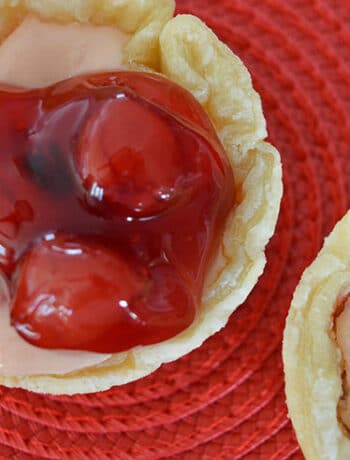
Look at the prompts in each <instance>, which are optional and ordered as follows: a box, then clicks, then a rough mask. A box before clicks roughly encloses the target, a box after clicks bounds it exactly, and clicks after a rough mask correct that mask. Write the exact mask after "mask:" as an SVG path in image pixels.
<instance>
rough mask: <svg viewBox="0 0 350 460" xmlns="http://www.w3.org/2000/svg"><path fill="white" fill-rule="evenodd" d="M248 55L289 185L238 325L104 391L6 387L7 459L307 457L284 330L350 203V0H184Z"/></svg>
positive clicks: (3, 438) (1, 447)
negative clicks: (296, 423) (286, 369)
mask: <svg viewBox="0 0 350 460" xmlns="http://www.w3.org/2000/svg"><path fill="white" fill-rule="evenodd" d="M178 11H179V12H189V13H194V14H196V15H197V16H200V17H201V18H202V19H203V20H204V21H205V22H206V23H207V24H208V25H209V26H210V27H212V28H213V29H214V30H215V31H216V33H217V34H218V35H219V37H220V38H221V39H222V40H223V41H224V42H226V43H227V44H228V45H229V46H230V47H231V48H232V49H233V50H234V51H235V52H237V54H239V55H240V56H241V58H242V59H243V61H244V62H245V63H246V64H247V66H248V67H249V69H250V71H251V73H252V75H253V79H254V84H255V87H256V88H257V90H258V91H259V92H260V94H261V95H262V98H263V103H264V109H265V114H266V118H267V120H268V127H269V132H270V139H271V142H272V143H273V144H275V145H276V146H277V147H278V149H279V150H280V152H281V155H282V159H283V163H284V180H285V195H284V199H283V204H282V211H281V216H280V220H279V224H278V227H277V231H276V235H275V237H274V238H273V240H272V242H271V244H270V246H269V249H268V265H267V268H266V270H265V273H264V275H263V277H262V278H261V279H260V281H259V283H258V285H257V287H256V288H255V290H254V292H253V293H252V294H251V295H250V297H249V299H248V301H247V302H246V304H245V305H244V306H242V307H241V308H240V309H239V310H238V312H236V313H235V314H234V315H233V317H232V318H231V320H230V322H229V324H228V326H227V327H226V328H225V329H224V330H223V331H222V332H221V333H219V334H217V335H215V336H214V337H212V338H211V339H210V340H208V341H207V342H206V343H205V344H204V345H203V346H202V347H201V348H200V349H198V350H196V351H195V352H193V353H191V354H190V355H189V356H186V357H185V358H183V359H181V360H179V361H177V362H175V363H172V364H169V365H166V366H163V367H162V369H160V370H159V371H157V372H155V373H154V374H153V375H151V376H149V377H147V378H145V379H143V380H141V381H139V382H136V383H133V384H130V385H126V386H123V387H119V388H114V389H112V390H111V391H108V392H106V393H102V394H96V395H87V396H76V397H45V396H39V395H35V394H31V393H29V392H25V391H21V390H9V389H5V388H1V389H0V392H1V394H0V410H1V423H0V425H1V427H0V458H4V459H21V460H27V459H28V460H29V459H79V460H80V459H123V460H135V459H136V460H137V459H140V460H147V459H161V458H162V459H164V458H166V459H183V460H187V459H188V460H195V459H210V460H211V459H216V460H218V459H230V460H231V459H243V458H244V459H246V460H248V459H249V460H253V459H264V460H265V459H268V460H285V459H293V460H297V459H302V458H303V456H302V454H301V453H300V451H299V449H298V445H297V443H296V441H295V437H294V435H293V431H292V428H291V425H290V423H289V421H288V418H287V410H286V406H285V403H284V401H285V396H284V391H283V371H282V361H281V339H282V332H283V327H284V320H285V316H286V313H287V310H288V306H289V304H290V301H291V297H292V293H293V291H294V289H295V286H296V284H297V282H298V280H299V277H300V275H301V273H302V271H303V269H304V268H305V267H306V266H307V265H308V264H309V263H310V262H311V260H312V259H313V258H314V257H315V255H316V253H317V251H318V250H319V248H320V246H321V244H322V241H323V237H324V236H325V235H326V234H327V233H328V232H329V231H330V230H331V228H332V227H333V225H334V224H335V222H336V221H337V220H338V219H339V218H340V217H341V216H342V215H343V214H344V212H345V211H346V209H347V207H349V203H350V180H348V181H347V180H346V179H347V177H350V161H349V160H350V153H349V152H350V147H349V143H350V126H349V125H350V92H349V87H350V27H349V24H350V3H349V2H348V0H313V1H311V0H283V1H281V0H226V1H225V0H222V1H215V2H214V0H178Z"/></svg>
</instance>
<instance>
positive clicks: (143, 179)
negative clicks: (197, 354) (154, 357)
mask: <svg viewBox="0 0 350 460" xmlns="http://www.w3.org/2000/svg"><path fill="white" fill-rule="evenodd" d="M0 138H1V148H0V159H1V166H2V167H1V170H0V269H2V270H3V271H4V272H5V273H6V274H7V276H8V277H9V278H10V279H11V280H12V293H13V299H12V309H11V320H12V324H13V326H14V327H15V328H16V329H17V331H18V332H19V333H20V334H21V335H22V336H23V337H24V338H25V339H26V340H27V341H29V342H31V343H32V344H34V345H38V346H40V347H45V348H62V349H78V350H90V351H98V352H118V351H122V350H126V349H129V348H131V347H133V346H136V345H146V344H151V343H156V342H160V341H163V340H165V339H168V338H170V337H173V336H175V335H176V334H178V333H179V332H181V331H182V330H184V329H185V328H186V327H188V326H189V325H190V324H191V322H192V321H193V319H194V317H195V315H196V311H197V308H198V306H199V303H200V299H201V295H202V290H203V283H204V279H205V275H206V273H207V271H208V268H209V266H210V263H211V262H212V260H213V257H214V255H215V253H216V251H217V249H218V246H219V243H220V241H221V238H222V234H223V230H224V225H225V221H226V219H227V216H228V213H229V211H230V210H231V209H232V206H233V204H234V184H233V175H232V171H231V168H230V166H229V164H228V161H227V158H226V156H225V153H224V151H223V147H222V146H221V144H220V142H219V140H218V138H217V135H216V133H215V130H214V128H213V126H212V124H211V123H210V121H209V119H208V117H207V115H206V114H205V112H204V110H203V109H202V107H201V106H200V105H199V103H198V102H197V101H196V100H195V99H194V98H193V97H192V96H191V95H190V94H189V93H188V92H187V91H185V90H184V89H182V88H180V87H179V86H177V85H175V84H174V83H172V82H170V81H168V80H166V79H165V78H163V77H159V76H155V75H151V74H146V73H139V72H117V73H110V74H103V75H93V76H85V77H78V78H74V79H71V80H67V81H65V82H62V83H58V84H57V85H54V86H52V87H50V88H47V89H40V90H32V91H24V90H18V89H10V88H3V89H1V88H0Z"/></svg>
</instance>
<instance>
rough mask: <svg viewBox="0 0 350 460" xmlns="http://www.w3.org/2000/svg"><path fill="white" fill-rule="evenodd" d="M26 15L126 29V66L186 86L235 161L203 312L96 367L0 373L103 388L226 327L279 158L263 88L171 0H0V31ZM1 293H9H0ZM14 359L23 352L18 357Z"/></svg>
mask: <svg viewBox="0 0 350 460" xmlns="http://www.w3.org/2000/svg"><path fill="white" fill-rule="evenodd" d="M28 14H31V15H36V16H38V17H39V18H40V20H41V21H44V22H45V21H48V22H56V23H64V24H69V23H73V22H78V23H84V24H85V23H88V24H93V25H96V26H101V25H106V26H112V27H116V28H118V30H120V31H122V32H123V33H125V34H128V37H129V38H128V40H127V42H126V43H125V45H124V46H123V50H122V52H123V67H124V68H128V69H132V70H136V71H138V70H141V71H147V72H153V73H158V74H162V75H163V76H165V77H167V78H169V79H170V80H173V81H174V82H176V83H177V84H178V85H180V86H182V87H183V88H185V89H186V90H188V91H189V92H191V93H192V94H193V95H194V97H195V98H196V99H197V100H198V101H199V102H200V104H201V105H202V106H203V107H204V109H205V111H206V112H207V114H208V115H209V118H210V119H211V121H212V123H213V125H214V127H215V129H216V131H217V134H218V136H219V138H220V140H221V142H222V144H223V146H224V148H225V152H226V155H227V157H228V159H229V162H230V164H231V165H232V168H233V172H234V181H235V188H236V190H235V194H236V202H235V206H233V207H232V212H231V213H230V215H229V217H228V219H227V222H226V226H225V231H224V235H223V238H222V242H221V245H220V249H219V251H218V254H217V256H216V262H215V263H214V264H213V267H212V268H211V270H210V273H209V274H208V277H207V282H206V287H205V292H204V295H203V298H202V304H201V306H200V309H199V312H198V314H197V316H196V318H195V320H194V322H193V323H192V324H191V326H190V327H188V328H187V329H186V330H185V331H183V332H182V333H180V334H179V335H177V336H176V337H174V338H172V339H169V340H166V341H164V342H161V343H158V344H155V345H149V346H139V347H136V348H133V349H131V350H128V351H126V352H123V353H117V354H114V355H113V356H112V357H111V358H110V359H108V360H107V361H104V362H103V363H102V364H100V365H98V366H93V367H89V368H86V369H83V370H79V371H75V372H74V371H73V372H70V373H68V374H65V375H54V374H46V375H25V376H5V375H2V376H1V375H0V383H2V384H4V385H6V386H10V387H21V388H25V389H29V390H32V391H37V392H44V393H53V394H74V393H88V392H95V391H102V390H106V389H108V388H110V387H112V386H113V385H121V384H124V383H128V382H130V381H133V380H135V379H138V378H141V377H143V376H145V375H147V374H149V373H151V372H153V371H154V370H155V369H157V368H158V367H159V366H160V365H161V364H163V363H166V362H170V361H173V360H176V359H178V358H180V357H181V356H183V355H185V354H187V353H189V352H190V351H192V350H194V349H195V348H197V347H198V346H200V345H201V344H202V343H203V342H204V341H205V340H206V339H207V338H208V337H209V336H211V335H212V334H214V333H215V332H217V331H218V330H220V329H221V328H222V327H224V326H225V324H226V322H227V321H228V318H229V316H230V314H231V313H232V312H233V311H234V310H235V309H236V308H237V307H238V306H239V305H240V304H242V303H243V302H244V300H245V299H246V298H247V296H248V294H249V293H250V291H251V290H252V288H253V287H254V285H255V284H256V282H257V280H258V278H259V276H260V275H261V273H262V271H263V268H264V265H265V262H266V258H265V253H264V251H265V247H266V245H267V243H268V241H269V239H270V238H271V236H272V234H273V232H274V229H275V225H276V221H277V216H278V212H279V206H280V200H281V195H282V181H281V163H280V156H279V154H278V152H277V151H276V149H275V148H274V147H272V146H271V145H270V144H269V143H267V142H266V141H265V140H264V139H265V138H266V136H267V132H266V126H265V119H264V116H263V112H262V107H261V101H260V98H259V95H258V94H257V93H256V92H255V91H254V89H253V87H252V83H251V78H250V75H249V73H248V71H247V69H246V68H245V66H244V65H243V64H242V62H241V61H240V59H239V58H238V57H237V56H235V55H234V54H233V53H232V52H231V51H230V50H229V49H228V48H227V47H226V46H225V45H224V44H223V43H221V42H220V41H219V40H218V38H217V37H216V36H215V35H214V33H213V32H212V31H211V30H210V29H209V28H208V27H207V26H206V25H205V24H203V23H202V22H201V21H200V20H199V19H198V18H196V17H193V16H190V15H179V16H176V17H173V14H174V3H173V1H171V0H147V1H143V0H122V1H119V2H118V3H117V4H116V3H115V2H113V1H111V0H105V1H86V2H79V1H74V2H68V1H67V2H62V1H58V0H50V1H48V0H45V1H44V0H42V1H30V0H27V1H23V2H21V3H20V4H14V2H12V1H11V0H8V1H6V0H5V1H3V2H2V4H1V7H0V17H1V22H0V27H1V28H0V40H2V41H3V40H5V39H6V38H7V37H8V36H9V35H10V34H11V33H12V32H13V31H14V30H15V29H16V27H18V26H19V25H20V24H21V23H22V21H23V20H25V18H26V17H27V15H28ZM2 297H3V299H5V298H6V295H5V293H3V295H2ZM18 359H20V357H18Z"/></svg>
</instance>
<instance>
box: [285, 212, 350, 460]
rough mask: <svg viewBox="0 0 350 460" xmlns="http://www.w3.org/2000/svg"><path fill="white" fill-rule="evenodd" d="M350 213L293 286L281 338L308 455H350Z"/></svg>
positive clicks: (338, 459)
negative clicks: (296, 285)
mask: <svg viewBox="0 0 350 460" xmlns="http://www.w3.org/2000/svg"><path fill="white" fill-rule="evenodd" d="M349 229H350V212H348V213H347V214H346V215H345V216H344V217H343V219H342V220H341V221H340V222H339V223H338V224H337V225H336V226H335V228H334V230H333V231H332V233H331V234H330V235H329V236H328V238H326V240H325V243H324V246H323V248H322V250H321V251H320V253H319V254H318V256H317V257H316V259H315V261H314V262H313V263H312V264H311V265H310V266H309V267H308V268H307V269H306V270H305V272H304V274H303V276H302V278H301V281H300V283H299V285H298V287H297V289H296V291H295V294H294V298H293V301H292V304H291V308H290V311H289V314H288V318H287V323H286V328H285V332H284V340H283V362H284V371H285V381H286V395H287V405H288V410H289V415H290V418H291V420H292V423H293V426H294V429H295V432H296V435H297V438H298V441H299V443H300V446H301V448H302V450H303V453H304V455H305V457H306V459H307V460H320V459H322V460H346V459H348V458H350V391H349V388H350V386H349V382H350V342H349V324H350V231H349Z"/></svg>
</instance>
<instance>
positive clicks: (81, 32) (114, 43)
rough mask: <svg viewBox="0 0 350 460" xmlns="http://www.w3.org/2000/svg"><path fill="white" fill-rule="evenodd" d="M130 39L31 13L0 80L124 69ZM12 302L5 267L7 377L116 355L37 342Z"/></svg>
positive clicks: (44, 82) (30, 84) (0, 355)
mask: <svg viewBox="0 0 350 460" xmlns="http://www.w3.org/2000/svg"><path fill="white" fill-rule="evenodd" d="M127 39H128V36H127V35H126V34H124V33H122V32H121V31H119V30H118V29H116V28H113V27H105V26H93V25H87V24H78V23H72V24H56V23H46V22H42V21H41V20H40V19H38V18H37V17H35V16H32V15H29V16H27V18H26V19H25V20H24V21H23V22H22V24H21V25H19V26H18V27H17V29H15V30H14V32H13V33H12V34H11V35H10V36H9V37H8V38H7V39H6V40H5V41H4V42H3V43H2V44H1V45H0V84H5V85H11V86H20V87H25V88H39V87H45V86H49V85H51V84H54V83H57V82H58V81H61V80H64V79H67V78H70V77H73V76H76V75H80V74H84V73H90V72H103V71H111V70H117V69H120V68H122V67H123V55H122V54H123V47H124V45H125V43H126V41H127ZM9 306H10V297H9V289H8V285H7V282H6V281H5V278H4V277H2V276H1V272H0V373H1V374H2V375H4V376H25V375H40V374H57V375H64V374H67V373H70V372H73V371H77V370H79V369H83V368H87V367H91V366H96V365H98V364H101V363H103V362H104V361H106V360H107V359H109V358H110V357H111V356H112V355H110V354H98V353H89V352H79V351H69V350H68V351H66V350H45V349H41V348H37V347H34V346H32V345H30V344H28V343H27V342H25V341H24V340H23V339H22V338H21V337H20V336H19V335H18V334H17V333H16V332H15V330H14V329H13V328H12V327H11V325H10V319H9Z"/></svg>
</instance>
